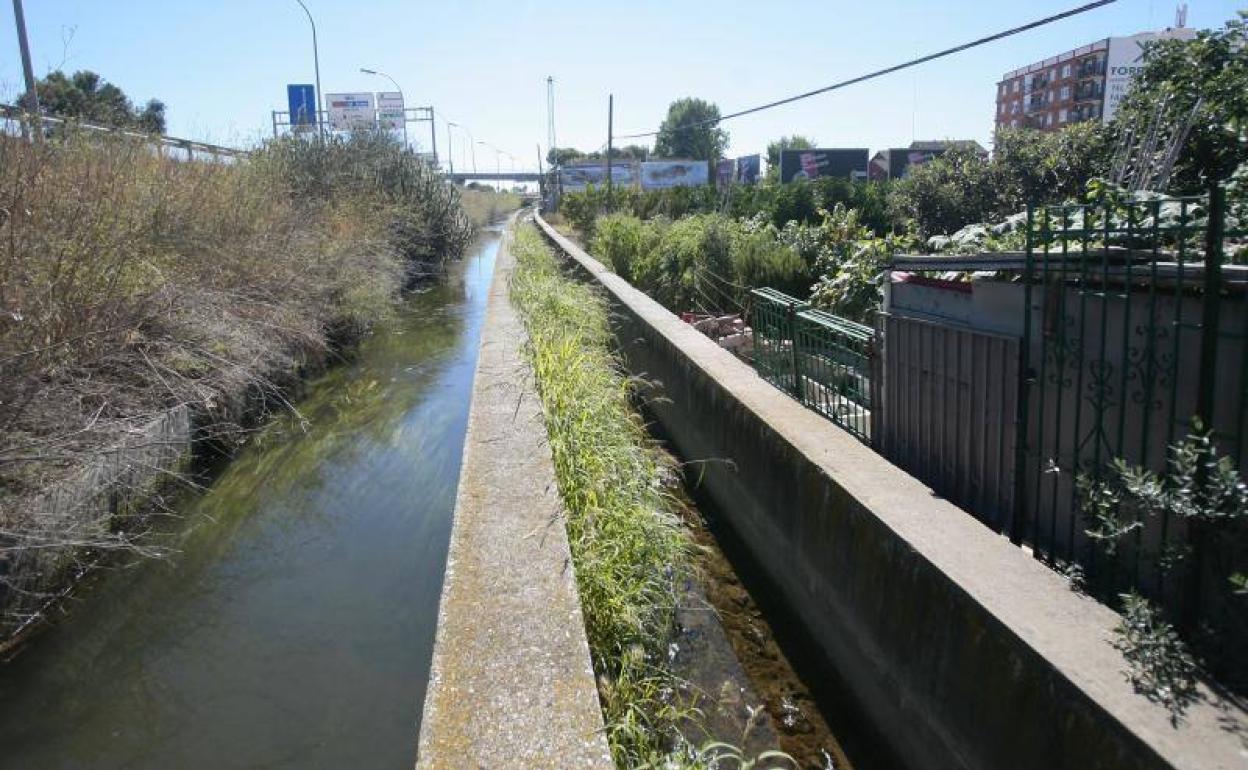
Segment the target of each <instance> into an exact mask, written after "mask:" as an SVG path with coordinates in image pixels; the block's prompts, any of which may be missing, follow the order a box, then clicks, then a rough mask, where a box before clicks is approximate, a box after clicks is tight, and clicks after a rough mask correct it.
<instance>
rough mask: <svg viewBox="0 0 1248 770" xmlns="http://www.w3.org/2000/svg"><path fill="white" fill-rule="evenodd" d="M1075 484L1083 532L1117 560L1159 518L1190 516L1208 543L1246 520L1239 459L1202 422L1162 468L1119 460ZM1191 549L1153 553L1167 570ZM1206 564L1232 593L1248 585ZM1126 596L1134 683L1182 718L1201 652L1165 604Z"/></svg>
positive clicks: (1169, 547) (1121, 633)
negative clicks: (1221, 451) (1166, 613)
mask: <svg viewBox="0 0 1248 770" xmlns="http://www.w3.org/2000/svg"><path fill="white" fill-rule="evenodd" d="M1076 488H1077V491H1078V495H1079V500H1080V506H1081V510H1082V513H1083V515H1084V517H1085V519H1086V521H1087V523H1088V526H1087V528H1086V529H1085V530H1084V531H1085V533H1086V534H1087V535H1088V537H1089V538H1091V540H1092V542H1093V543H1095V544H1097V545H1098V546H1099V547H1100V549H1101V551H1102V552H1103V553H1104V554H1105V555H1106V556H1107V557H1109V558H1111V559H1112V558H1113V557H1114V556H1115V555H1116V554H1117V552H1118V549H1119V547H1120V545H1121V544H1122V543H1123V542H1124V539H1125V538H1126V537H1127V536H1128V535H1130V534H1132V533H1138V532H1140V531H1142V530H1143V529H1144V527H1145V524H1146V522H1147V521H1148V520H1149V519H1150V518H1153V517H1156V516H1162V515H1164V516H1167V517H1169V518H1170V520H1173V521H1186V522H1187V523H1188V525H1189V527H1194V528H1196V531H1199V532H1201V533H1202V535H1203V536H1204V537H1206V539H1207V545H1208V546H1210V547H1212V546H1214V545H1215V544H1217V542H1218V539H1219V538H1223V539H1225V538H1234V537H1237V536H1238V534H1239V532H1240V528H1241V527H1242V525H1243V523H1244V522H1245V521H1246V520H1248V485H1245V483H1244V482H1243V480H1242V479H1241V478H1240V475H1239V472H1238V471H1237V470H1236V467H1235V463H1234V461H1233V460H1232V459H1231V458H1229V457H1225V456H1219V455H1218V452H1217V447H1216V446H1215V444H1214V442H1213V438H1212V436H1211V435H1210V433H1209V432H1207V431H1205V430H1204V429H1203V427H1202V426H1201V425H1200V424H1199V422H1196V423H1195V425H1194V427H1193V431H1192V433H1191V434H1190V435H1188V436H1187V437H1186V438H1185V439H1184V440H1182V441H1180V442H1178V443H1176V444H1175V445H1174V446H1172V447H1171V448H1170V458H1169V464H1168V467H1167V470H1166V472H1165V473H1164V474H1158V473H1155V472H1153V471H1151V470H1148V469H1147V468H1143V467H1138V466H1131V465H1128V464H1127V463H1125V462H1123V461H1122V460H1121V459H1116V460H1115V461H1113V463H1111V464H1110V466H1109V467H1108V469H1107V472H1106V473H1105V474H1104V476H1103V477H1099V478H1098V477H1093V476H1092V475H1091V474H1086V473H1085V474H1080V475H1079V476H1078V477H1077V479H1076ZM1228 542H1231V543H1233V542H1234V541H1233V540H1230V541H1228ZM1230 550H1232V551H1233V550H1235V549H1234V548H1233V547H1232V548H1231V549H1230ZM1191 552H1192V549H1191V548H1190V547H1189V546H1188V545H1186V544H1183V543H1163V544H1162V546H1161V547H1160V548H1159V549H1158V551H1157V552H1156V553H1155V554H1154V558H1155V560H1156V563H1157V566H1158V568H1159V569H1160V570H1161V572H1162V573H1169V572H1173V571H1174V570H1175V569H1176V568H1177V567H1178V566H1179V565H1181V564H1183V563H1184V562H1185V561H1186V560H1187V558H1188V556H1189V555H1190V553H1191ZM1212 552H1215V553H1216V552H1217V549H1214V550H1213V551H1212ZM1205 568H1206V569H1215V570H1216V569H1222V570H1223V572H1222V577H1221V578H1219V579H1220V580H1225V581H1226V583H1224V585H1226V586H1227V587H1228V589H1229V591H1230V592H1232V593H1234V592H1243V591H1245V590H1248V579H1245V577H1244V576H1243V575H1240V574H1237V573H1232V574H1227V571H1228V570H1227V568H1226V567H1225V566H1221V567H1218V566H1217V564H1216V563H1213V564H1209V565H1206V567H1205ZM1120 599H1121V611H1122V614H1123V620H1122V623H1121V625H1120V627H1119V629H1118V630H1117V635H1118V639H1117V641H1116V642H1115V647H1117V648H1118V649H1119V650H1121V651H1122V653H1123V655H1124V657H1125V658H1126V659H1127V663H1128V667H1129V676H1130V678H1131V681H1132V683H1133V684H1134V685H1135V687H1136V689H1137V690H1139V691H1140V692H1142V693H1144V694H1145V695H1147V696H1148V697H1149V698H1150V699H1152V700H1155V701H1157V702H1159V703H1161V704H1163V705H1165V706H1166V708H1167V709H1169V710H1170V712H1171V718H1172V720H1177V719H1178V718H1179V717H1180V716H1181V715H1182V713H1183V711H1184V709H1185V708H1186V707H1187V705H1189V704H1190V702H1191V700H1192V698H1193V697H1194V693H1195V671H1196V666H1197V664H1196V662H1195V658H1194V656H1193V655H1192V654H1191V653H1190V652H1189V651H1188V646H1187V644H1186V643H1185V641H1184V640H1183V638H1182V637H1181V636H1180V635H1179V633H1178V631H1177V630H1176V629H1174V628H1173V627H1172V626H1171V625H1169V624H1168V623H1167V622H1165V620H1164V617H1163V612H1162V610H1161V609H1160V608H1157V607H1154V606H1153V605H1152V604H1150V603H1149V602H1148V601H1147V600H1146V599H1144V598H1143V597H1142V596H1140V595H1139V594H1137V593H1135V592H1134V591H1132V592H1130V593H1127V594H1123V595H1121V597H1120ZM1232 612H1233V610H1232Z"/></svg>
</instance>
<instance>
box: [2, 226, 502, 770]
mask: <svg viewBox="0 0 1248 770" xmlns="http://www.w3.org/2000/svg"><path fill="white" fill-rule="evenodd" d="M496 249H497V238H496V236H491V237H490V238H488V239H486V240H485V241H484V242H483V243H482V244H481V246H480V249H479V251H478V253H477V254H476V255H475V256H473V257H472V258H470V259H468V260H466V262H465V264H464V266H463V268H462V274H461V275H458V276H455V277H454V278H453V280H452V281H450V282H448V283H447V284H446V285H442V286H439V287H437V288H434V289H431V290H429V291H427V292H424V293H422V294H419V295H416V296H414V297H413V298H412V299H411V300H410V302H409V303H408V304H407V305H406V306H405V307H404V309H403V310H402V312H401V313H399V314H398V316H397V317H396V318H395V319H393V320H392V321H391V322H389V323H387V325H386V326H385V327H384V328H382V329H380V330H379V332H378V333H377V334H375V335H373V336H372V337H370V338H369V339H368V340H366V341H365V343H364V345H363V346H362V348H361V349H360V351H359V354H358V355H357V356H355V357H354V359H353V360H352V361H351V362H349V363H347V364H345V365H343V366H340V367H338V368H336V369H334V370H332V371H331V372H329V373H328V374H326V375H325V376H324V377H322V378H321V379H320V380H319V381H318V382H317V383H316V384H315V385H313V386H312V387H311V388H310V390H309V392H308V395H307V397H306V398H305V399H303V400H302V401H300V402H299V403H298V404H297V406H298V409H299V412H300V414H301V415H302V416H303V418H304V420H303V421H301V420H299V419H297V418H295V417H293V416H288V417H286V418H283V419H282V420H280V421H279V422H277V423H275V424H273V425H271V426H269V427H268V428H267V429H266V430H265V431H264V432H263V434H262V435H261V436H259V437H258V439H257V440H256V441H254V442H253V444H252V445H251V446H249V447H248V448H247V449H246V450H244V451H243V452H242V453H241V454H240V455H239V457H238V458H236V459H235V460H234V461H233V462H231V463H230V465H229V466H228V467H227V468H226V469H225V471H224V472H223V473H222V474H221V475H220V477H219V478H218V479H217V480H216V482H215V483H214V484H213V485H212V487H211V490H210V491H209V492H208V493H207V494H206V495H204V496H202V497H200V498H199V499H197V500H195V501H193V502H191V503H189V504H188V506H187V510H186V511H185V517H184V521H185V525H184V526H183V528H182V529H181V531H179V532H178V533H176V539H177V544H178V547H179V555H178V556H177V557H176V558H173V559H171V560H169V561H167V562H163V563H145V564H141V565H138V566H134V567H131V568H128V569H124V570H118V571H116V572H114V573H112V574H109V575H107V576H105V577H104V579H102V580H99V581H98V583H97V584H96V585H95V586H93V587H92V588H91V589H90V590H89V591H86V592H85V593H84V595H83V596H82V598H81V599H80V600H79V601H78V603H77V606H75V607H74V608H73V611H72V613H71V615H70V617H69V618H68V619H67V620H66V621H65V622H64V623H62V624H61V625H60V626H59V627H57V628H55V629H53V630H52V631H51V632H49V633H48V634H46V635H44V636H43V637H42V638H40V639H38V640H37V642H36V643H35V644H34V645H32V648H31V649H30V650H29V651H28V652H27V653H25V654H23V655H22V656H20V657H19V658H18V659H16V660H15V661H13V662H12V663H10V664H8V665H7V666H5V667H3V668H0V767H5V768H8V767H20V768H87V767H90V768H113V767H117V768H121V767H126V768H130V767H136V768H138V767H212V768H223V767H286V766H294V765H299V766H301V767H342V766H345V765H348V764H355V765H358V766H361V767H368V768H374V767H411V765H412V762H413V759H414V754H415V743H416V731H417V722H418V720H419V716H420V713H419V712H420V705H421V703H422V702H423V699H424V690H425V681H426V677H427V674H428V666H429V661H430V657H431V651H432V644H433V633H434V624H435V620H436V614H437V604H438V596H439V593H440V590H441V582H442V570H443V566H444V562H445V558H446V554H445V551H446V543H447V539H448V536H449V528H450V518H451V511H452V508H453V505H454V495H455V486H456V483H457V480H458V474H459V463H460V453H461V450H462V445H463V434H464V429H465V426H466V418H467V410H468V403H469V399H470V392H471V383H472V376H473V371H474V369H475V364H476V351H477V342H478V337H479V332H480V325H481V320H482V315H483V311H484V304H485V297H486V294H487V291H488V284H489V279H490V276H491V274H492V270H493V260H494V254H495V251H496Z"/></svg>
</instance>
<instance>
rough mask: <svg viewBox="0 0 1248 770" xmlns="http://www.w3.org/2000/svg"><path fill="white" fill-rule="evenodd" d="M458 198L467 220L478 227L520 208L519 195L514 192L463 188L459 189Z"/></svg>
mask: <svg viewBox="0 0 1248 770" xmlns="http://www.w3.org/2000/svg"><path fill="white" fill-rule="evenodd" d="M460 199H461V205H462V206H463V208H464V213H465V214H466V215H467V216H468V221H470V222H472V224H473V225H474V226H475V227H478V228H480V227H485V226H486V225H488V224H490V223H491V222H495V221H497V220H498V219H499V218H500V217H501V216H503V215H504V214H507V213H510V212H512V211H515V210H516V209H518V208H520V196H519V195H517V194H516V193H514V192H506V191H504V192H494V191H493V190H490V189H488V188H487V189H478V188H472V187H468V188H465V189H463V190H462V191H460Z"/></svg>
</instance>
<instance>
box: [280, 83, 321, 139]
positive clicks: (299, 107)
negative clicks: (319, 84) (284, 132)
mask: <svg viewBox="0 0 1248 770" xmlns="http://www.w3.org/2000/svg"><path fill="white" fill-rule="evenodd" d="M286 104H287V105H288V108H289V110H290V128H291V130H292V131H311V130H312V129H313V128H315V127H316V88H315V87H314V86H312V85H311V84H310V83H291V84H290V85H288V86H286Z"/></svg>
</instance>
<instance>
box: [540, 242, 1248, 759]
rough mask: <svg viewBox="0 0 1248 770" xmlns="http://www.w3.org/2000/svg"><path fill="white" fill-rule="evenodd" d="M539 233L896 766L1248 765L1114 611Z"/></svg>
mask: <svg viewBox="0 0 1248 770" xmlns="http://www.w3.org/2000/svg"><path fill="white" fill-rule="evenodd" d="M539 224H540V225H542V227H543V228H544V230H545V231H546V233H547V235H548V236H549V237H550V238H551V239H552V240H553V241H554V242H555V243H556V244H557V245H558V246H559V247H560V248H562V249H563V250H564V251H565V252H566V253H568V254H569V255H570V256H572V257H573V259H575V260H576V261H577V263H579V265H580V267H581V268H583V270H584V271H585V272H586V273H587V274H588V275H589V276H590V277H592V279H593V280H596V281H598V282H599V283H600V284H601V285H602V286H603V287H604V288H605V289H606V290H607V292H608V295H609V297H610V299H611V302H612V306H613V310H614V311H615V318H616V334H617V339H618V342H619V345H620V348H621V352H622V353H623V354H624V356H625V358H626V360H627V362H628V366H629V368H630V369H631V370H632V371H633V372H634V373H635V374H638V375H643V376H645V377H647V378H649V379H652V380H657V381H658V382H659V383H661V393H657V394H655V395H661V396H663V398H661V399H653V400H651V402H650V406H651V408H652V409H653V411H654V412H655V414H656V415H657V416H658V418H659V420H660V421H661V422H662V423H663V427H664V430H665V432H666V433H667V435H668V436H669V437H670V439H671V441H672V443H673V444H674V445H675V448H676V450H677V451H678V453H679V454H680V455H681V456H682V458H683V459H685V460H686V461H691V462H701V475H700V479H701V484H702V486H703V491H704V492H705V494H707V495H708V496H709V497H710V498H711V499H712V500H713V501H714V503H715V504H716V506H717V508H718V509H719V510H720V512H721V513H722V515H723V516H724V518H725V519H726V520H727V521H728V522H729V524H730V526H731V527H732V528H733V529H734V530H735V531H736V533H737V534H738V535H739V536H740V538H741V540H742V541H744V542H745V543H747V544H748V547H749V548H750V550H751V552H752V554H751V555H752V557H753V558H754V560H755V561H756V562H757V564H758V565H759V566H760V568H761V569H762V571H763V572H764V573H765V574H766V577H767V578H768V580H769V581H770V582H771V583H772V584H774V586H776V587H777V590H778V591H779V592H780V593H781V594H782V596H783V600H784V602H785V603H786V604H787V605H788V607H789V608H790V609H791V611H792V612H793V614H794V615H795V616H796V617H798V618H800V620H801V622H802V625H803V626H804V630H805V631H806V632H807V633H808V635H809V636H810V638H811V639H812V640H813V641H814V643H815V645H816V646H817V648H818V649H819V651H820V653H821V655H822V656H823V658H824V659H825V663H826V665H827V667H828V668H829V669H830V670H834V671H835V672H837V675H838V677H839V678H840V680H841V681H840V686H842V687H843V688H845V690H846V692H847V694H848V695H849V697H850V698H852V700H853V701H854V702H855V704H856V706H857V708H858V709H860V710H861V712H862V714H863V717H864V719H865V720H866V721H867V722H868V723H870V724H871V725H873V727H874V729H875V731H876V732H877V733H878V734H879V736H880V737H881V739H882V740H883V741H885V742H886V743H887V744H888V748H889V750H890V751H891V753H893V754H894V755H895V757H896V759H897V761H898V762H899V763H900V764H902V765H904V766H906V767H912V768H973V769H974V770H997V769H999V768H1019V769H1020V770H1024V769H1025V770H1032V769H1034V770H1052V769H1053V768H1123V770H1125V769H1126V768H1191V769H1192V770H1196V769H1197V768H1202V769H1206V770H1207V769H1212V768H1227V769H1230V768H1244V767H1248V752H1246V751H1245V745H1244V743H1243V738H1242V736H1243V735H1244V730H1243V725H1244V724H1245V720H1244V715H1243V712H1242V711H1240V710H1239V709H1237V708H1234V707H1233V706H1231V705H1230V704H1226V703H1216V704H1215V703H1213V702H1212V701H1213V696H1212V695H1210V694H1209V693H1208V692H1205V696H1206V698H1205V700H1204V701H1202V702H1201V703H1198V704H1197V705H1195V706H1193V707H1192V708H1191V709H1189V711H1188V714H1187V716H1186V718H1185V720H1184V721H1183V722H1182V723H1181V724H1180V725H1179V726H1177V727H1176V726H1173V725H1172V724H1171V723H1170V721H1169V719H1168V714H1167V712H1166V711H1165V710H1164V709H1163V708H1161V707H1160V706H1157V705H1155V704H1153V703H1151V702H1149V701H1148V700H1147V699H1146V698H1144V697H1143V696H1141V695H1139V694H1136V693H1135V692H1133V691H1132V688H1131V686H1130V685H1129V683H1128V682H1127V680H1126V678H1125V676H1124V673H1123V672H1124V670H1125V662H1124V660H1123V658H1122V657H1121V655H1119V653H1118V652H1117V651H1116V650H1115V649H1114V648H1113V647H1112V646H1111V644H1110V641H1111V640H1112V638H1113V629H1114V627H1115V626H1116V625H1117V622H1118V616H1117V615H1115V614H1114V613H1113V612H1112V611H1110V610H1109V609H1108V608H1106V607H1104V606H1103V605H1101V604H1098V603H1097V602H1095V601H1093V600H1092V599H1089V598H1087V597H1084V596H1080V595H1078V594H1076V593H1074V592H1072V591H1071V590H1070V587H1069V585H1068V584H1067V582H1066V581H1065V580H1064V579H1063V578H1061V577H1060V576H1059V575H1057V574H1056V573H1054V572H1052V571H1050V570H1049V569H1047V568H1046V567H1044V566H1043V565H1041V564H1040V563H1039V562H1037V561H1035V560H1034V559H1032V558H1031V557H1030V556H1028V555H1027V554H1026V553H1024V552H1023V551H1021V550H1019V549H1017V548H1015V547H1014V546H1012V545H1011V544H1010V543H1009V542H1008V541H1006V540H1004V539H1002V538H1000V537H998V536H997V535H995V534H994V533H993V532H991V531H990V530H988V529H987V528H985V527H983V526H982V525H980V524H979V523H978V522H976V521H975V520H974V519H973V518H972V517H971V516H969V515H968V514H966V513H965V512H963V511H962V510H960V509H958V508H957V507H955V506H953V505H952V504H950V503H949V502H947V501H945V500H943V499H941V498H939V497H937V496H936V495H935V494H934V493H933V492H932V491H931V490H930V489H929V488H927V487H925V486H923V485H922V484H921V483H919V482H918V481H917V480H915V479H914V478H912V477H911V476H909V475H907V474H906V473H904V472H903V471H901V470H900V469H898V468H896V467H895V466H893V465H891V464H889V463H888V462H887V461H885V460H884V459H882V458H881V457H880V456H878V455H876V454H875V453H874V452H872V451H871V450H870V449H869V448H868V447H866V446H864V445H862V444H861V443H859V442H858V441H857V440H855V439H854V438H853V437H851V436H850V435H849V434H847V433H846V432H844V431H842V430H841V429H839V428H837V427H836V426H835V425H833V424H832V423H830V422H828V421H827V420H824V419H823V418H821V417H819V416H818V415H816V414H814V413H813V412H810V411H808V410H806V409H804V408H803V407H802V406H800V405H799V404H798V403H797V402H795V401H793V400H792V399H790V398H789V397H788V396H786V395H785V394H783V393H781V392H780V391H779V390H776V389H775V388H773V387H772V386H770V385H768V384H767V383H766V382H764V381H763V380H761V379H760V378H758V377H757V376H756V375H755V373H754V372H753V370H752V369H750V368H749V367H748V366H747V365H746V364H744V363H742V362H741V361H739V360H737V359H736V358H734V357H733V356H732V355H731V354H729V353H727V352H726V351H724V350H722V349H721V348H719V346H717V345H716V344H715V343H714V342H712V341H711V340H709V339H707V338H706V337H704V336H702V335H701V334H699V333H698V332H697V331H695V330H694V329H693V328H692V327H690V326H689V325H687V324H684V323H682V322H681V321H680V320H679V319H678V318H676V317H675V316H673V315H672V314H671V313H669V312H668V311H667V310H665V309H664V308H662V307H661V306H660V305H658V304H657V303H656V302H654V301H653V300H651V299H650V298H649V297H646V296H645V295H644V294H642V293H641V292H639V291H637V290H636V289H634V288H633V287H631V286H629V285H628V283H627V282H626V281H624V280H623V279H622V278H620V277H619V276H617V275H615V274H613V273H611V272H610V271H609V270H607V269H606V268H605V267H604V266H603V265H602V264H600V263H599V262H597V261H596V260H594V259H593V258H592V257H590V256H589V255H588V254H586V253H585V252H584V251H582V250H581V249H579V248H578V247H577V246H576V245H575V244H573V243H571V242H570V241H568V240H567V239H566V238H563V237H562V236H560V235H559V234H558V233H557V232H555V231H554V230H553V229H552V228H550V227H549V226H548V225H546V223H545V222H542V221H541V220H540V219H539Z"/></svg>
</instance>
